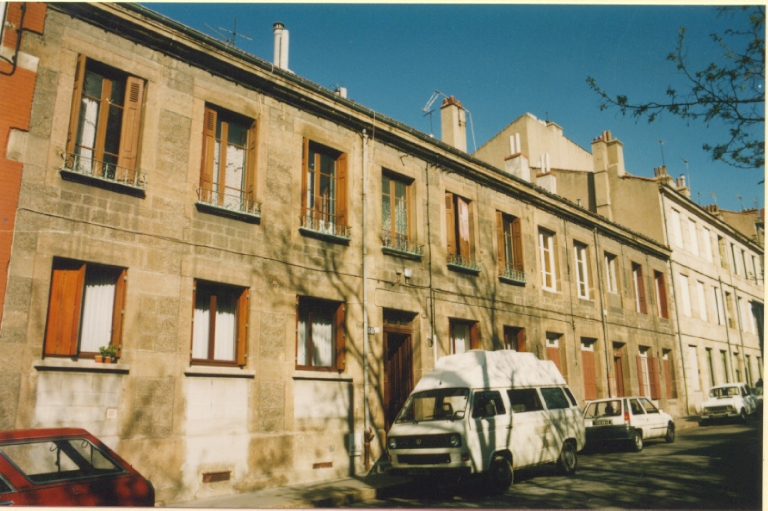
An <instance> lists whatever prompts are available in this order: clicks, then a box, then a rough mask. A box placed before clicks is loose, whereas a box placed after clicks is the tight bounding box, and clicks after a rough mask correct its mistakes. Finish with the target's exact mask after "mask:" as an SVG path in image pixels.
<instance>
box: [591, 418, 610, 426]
mask: <svg viewBox="0 0 768 511" xmlns="http://www.w3.org/2000/svg"><path fill="white" fill-rule="evenodd" d="M611 424H613V421H612V420H611V419H598V420H596V421H595V426H610V425H611Z"/></svg>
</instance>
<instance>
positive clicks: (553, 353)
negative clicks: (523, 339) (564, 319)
mask: <svg viewBox="0 0 768 511" xmlns="http://www.w3.org/2000/svg"><path fill="white" fill-rule="evenodd" d="M562 336H563V334H556V333H552V332H547V340H546V346H547V360H551V361H552V362H554V363H555V365H556V366H557V370H558V371H560V372H561V373H562V372H563V370H562V369H561V368H560V338H561V337H562Z"/></svg>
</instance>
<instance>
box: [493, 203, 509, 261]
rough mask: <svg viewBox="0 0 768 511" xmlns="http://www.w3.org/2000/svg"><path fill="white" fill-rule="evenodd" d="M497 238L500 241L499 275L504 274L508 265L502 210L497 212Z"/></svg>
mask: <svg viewBox="0 0 768 511" xmlns="http://www.w3.org/2000/svg"><path fill="white" fill-rule="evenodd" d="M496 240H497V241H498V243H499V250H498V254H499V255H498V264H499V275H503V274H504V271H505V269H506V266H507V258H506V254H505V253H506V250H505V245H506V243H505V242H504V241H505V240H504V213H502V212H501V211H497V212H496Z"/></svg>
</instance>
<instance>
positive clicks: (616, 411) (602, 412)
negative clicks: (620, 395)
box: [584, 399, 621, 419]
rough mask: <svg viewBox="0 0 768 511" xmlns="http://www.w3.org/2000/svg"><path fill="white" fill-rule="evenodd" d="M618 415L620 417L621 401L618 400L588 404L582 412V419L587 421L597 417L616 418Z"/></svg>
mask: <svg viewBox="0 0 768 511" xmlns="http://www.w3.org/2000/svg"><path fill="white" fill-rule="evenodd" d="M619 415H621V401H619V400H618V399H614V400H612V401H598V402H596V403H589V404H588V405H587V409H586V411H585V412H584V417H586V418H587V419H595V418H597V417H617V416H619Z"/></svg>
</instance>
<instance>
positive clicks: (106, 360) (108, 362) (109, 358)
mask: <svg viewBox="0 0 768 511" xmlns="http://www.w3.org/2000/svg"><path fill="white" fill-rule="evenodd" d="M104 363H105V364H111V363H112V357H104Z"/></svg>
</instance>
